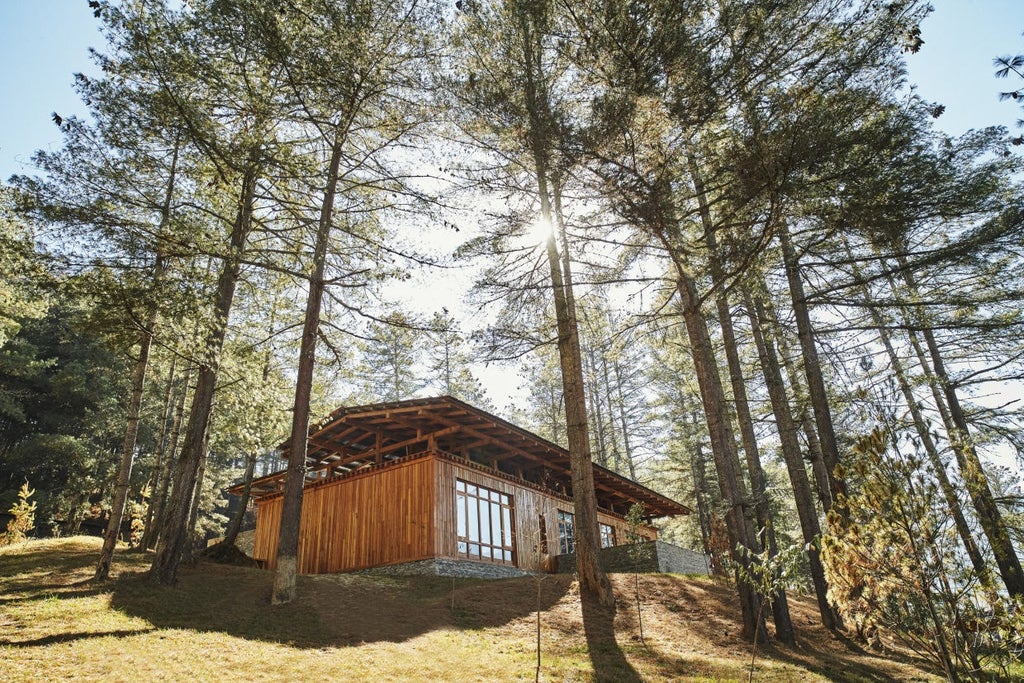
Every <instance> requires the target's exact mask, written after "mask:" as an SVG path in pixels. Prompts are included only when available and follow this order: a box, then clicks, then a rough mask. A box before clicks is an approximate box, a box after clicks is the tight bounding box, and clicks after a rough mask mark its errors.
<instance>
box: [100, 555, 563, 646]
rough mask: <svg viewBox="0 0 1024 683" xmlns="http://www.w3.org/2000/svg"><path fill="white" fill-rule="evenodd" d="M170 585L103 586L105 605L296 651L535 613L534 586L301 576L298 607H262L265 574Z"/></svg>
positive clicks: (243, 572)
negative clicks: (108, 593)
mask: <svg viewBox="0 0 1024 683" xmlns="http://www.w3.org/2000/svg"><path fill="white" fill-rule="evenodd" d="M179 576H180V580H179V583H178V585H177V586H175V587H172V588H166V587H163V586H157V585H155V584H153V583H152V582H151V581H149V580H148V577H146V576H145V575H144V574H138V575H134V576H129V577H124V578H122V579H120V580H118V581H117V582H115V583H114V584H112V585H111V588H112V589H113V590H112V596H111V607H113V608H114V609H117V610H119V611H121V612H123V613H125V614H127V615H130V616H134V617H140V618H142V619H145V620H147V621H148V622H149V623H151V624H153V625H154V626H155V627H157V628H178V629H191V630H197V631H217V632H222V633H226V634H229V635H232V636H237V637H240V638H246V639H256V640H264V641H271V642H276V643H282V644H288V645H291V646H294V647H301V648H321V647H339V646H346V645H358V644H361V643H374V642H382V641H384V642H401V641H405V640H408V639H411V638H415V637H417V636H420V635H423V634H424V633H427V632H430V631H433V630H437V629H444V628H451V629H462V630H467V629H481V628H488V627H494V626H501V625H504V624H506V623H508V622H509V621H512V620H515V619H519V618H521V617H525V616H526V615H528V614H530V613H532V612H533V611H534V610H535V609H536V588H535V585H534V584H533V582H532V581H523V580H521V579H511V580H504V581H481V580H471V579H457V580H456V581H455V582H454V609H453V595H452V593H453V582H452V579H451V578H444V577H423V576H419V577H384V576H363V575H352V574H333V575H318V576H300V577H299V588H298V599H296V600H295V601H294V602H292V603H290V604H287V605H278V606H272V605H270V604H269V598H270V592H271V586H272V583H273V573H272V572H269V571H264V570H258V569H248V568H242V567H229V566H223V565H215V564H210V563H201V564H200V565H198V566H197V567H196V568H195V569H190V570H187V571H183V572H182V573H181V574H180V575H179ZM545 583H546V584H547V585H546V586H545V590H544V591H542V595H541V601H542V604H541V608H542V609H545V610H546V609H548V608H549V607H550V606H551V605H553V604H555V603H557V602H558V601H559V600H560V599H561V597H562V596H563V595H564V593H565V591H566V590H567V585H568V584H567V583H566V582H545Z"/></svg>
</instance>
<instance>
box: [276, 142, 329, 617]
mask: <svg viewBox="0 0 1024 683" xmlns="http://www.w3.org/2000/svg"><path fill="white" fill-rule="evenodd" d="M342 149H343V147H342V136H341V133H340V132H339V133H338V134H337V138H336V139H335V141H334V144H333V145H332V146H331V158H330V163H329V164H328V169H327V180H326V183H325V186H324V197H323V202H322V203H321V205H320V222H319V224H318V226H317V231H316V242H315V244H314V247H313V272H312V273H310V277H309V295H308V296H307V298H306V314H305V318H304V319H303V323H302V341H301V343H300V346H299V367H298V371H297V374H296V378H295V405H294V410H293V411H292V433H291V438H290V439H289V440H288V473H287V474H286V475H285V482H284V500H283V502H282V505H281V527H280V535H279V536H278V539H279V540H278V543H277V565H276V572H275V574H274V590H273V595H272V597H271V602H273V604H275V605H279V604H283V603H287V602H291V601H292V600H294V599H295V592H296V585H297V577H296V574H297V572H298V567H297V565H298V552H299V524H300V522H301V517H302V487H303V485H304V484H305V480H306V438H307V437H308V436H309V399H310V395H311V394H312V389H313V370H314V368H315V365H316V342H317V331H318V330H319V328H320V308H321V304H322V302H323V296H324V272H325V269H326V267H327V246H328V244H329V243H330V237H331V227H332V224H333V220H334V218H333V217H334V195H335V192H336V191H337V188H338V169H339V168H340V166H341V156H342Z"/></svg>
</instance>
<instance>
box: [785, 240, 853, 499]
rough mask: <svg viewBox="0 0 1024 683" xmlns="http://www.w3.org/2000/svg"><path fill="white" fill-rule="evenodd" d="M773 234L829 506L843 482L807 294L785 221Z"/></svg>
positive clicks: (838, 494) (844, 486)
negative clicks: (779, 251) (786, 286)
mask: <svg viewBox="0 0 1024 683" xmlns="http://www.w3.org/2000/svg"><path fill="white" fill-rule="evenodd" d="M777 232H778V236H779V244H780V245H781V246H782V260H783V264H784V265H785V269H786V281H787V282H788V283H789V294H790V298H791V299H792V301H793V316H794V318H795V319H796V328H797V338H798V339H799V341H800V351H801V354H802V355H803V361H804V375H805V376H806V378H807V391H808V393H809V394H810V397H811V407H812V408H813V410H814V422H815V425H816V426H817V428H818V429H817V432H818V439H819V440H820V441H821V454H822V459H823V461H824V464H825V470H826V474H827V476H828V482H829V491H830V493H831V497H832V501H833V503H837V502H838V500H839V496H840V495H844V496H845V494H846V483H845V482H844V481H843V480H842V478H840V477H839V476H838V475H837V474H836V468H837V467H838V466H839V445H838V442H837V440H836V432H835V427H834V425H833V422H832V411H831V409H830V408H829V403H828V393H827V392H826V391H825V379H824V377H823V376H822V372H821V361H820V360H819V358H818V349H817V346H816V344H815V341H814V329H813V328H812V326H811V316H810V312H809V308H808V305H807V295H806V294H805V293H804V285H803V281H802V280H801V276H800V261H799V258H798V257H797V253H796V249H795V248H794V247H793V241H792V239H791V238H790V235H789V227H788V226H787V225H786V223H785V221H779V223H778V231H777ZM823 502H824V501H823Z"/></svg>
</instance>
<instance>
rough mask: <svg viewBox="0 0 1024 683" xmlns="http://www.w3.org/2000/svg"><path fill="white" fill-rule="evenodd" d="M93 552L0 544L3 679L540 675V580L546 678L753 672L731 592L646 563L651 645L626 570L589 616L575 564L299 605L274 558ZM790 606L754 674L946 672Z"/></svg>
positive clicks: (826, 676) (313, 593)
mask: <svg viewBox="0 0 1024 683" xmlns="http://www.w3.org/2000/svg"><path fill="white" fill-rule="evenodd" d="M98 551H99V539H93V538H86V537H76V538H70V539H59V540H45V541H34V542H30V543H28V544H23V545H21V546H17V547H14V548H4V549H0V661H2V667H3V669H2V674H0V677H2V678H3V679H4V680H5V681H30V680H31V681H38V680H67V679H80V680H101V679H102V680H111V681H117V680H125V681H140V680H142V681H145V680H157V679H176V680H181V679H187V678H191V679H194V680H215V679H229V678H230V679H233V680H265V681H269V680H323V681H328V680H329V681H369V680H374V681H375V680H399V681H402V680H405V681H420V680H423V681H450V680H459V681H472V680H476V681H518V680H522V681H532V680H533V679H534V671H535V665H536V652H535V638H536V622H535V609H536V601H537V591H538V584H539V587H540V600H541V605H542V613H541V629H542V633H541V635H542V654H541V657H542V662H541V680H545V681H590V680H601V681H604V680H607V681H630V680H645V681H648V680H649V681H669V680H671V681H708V680H740V679H742V680H746V676H747V667H748V666H749V663H750V646H749V644H748V643H744V642H743V641H741V640H740V639H739V638H738V637H737V636H738V630H739V626H738V624H737V622H736V620H735V619H734V618H733V617H732V616H731V615H732V613H733V611H734V606H733V604H732V602H733V591H732V590H731V589H730V588H729V587H728V586H725V585H722V584H718V583H715V582H713V581H711V580H708V579H697V578H685V577H678V576H666V575H645V576H641V578H640V588H641V593H642V601H643V610H642V615H643V627H644V633H645V639H644V641H643V642H641V640H640V638H639V631H638V624H637V618H636V606H635V602H634V593H633V576H632V575H625V574H623V575H615V576H613V582H614V584H615V589H616V593H617V596H618V609H617V613H616V616H615V618H614V624H612V623H611V620H610V619H609V618H608V617H607V615H605V614H603V613H593V611H592V610H589V609H588V610H587V613H586V615H585V618H583V617H581V606H580V600H579V596H578V594H577V593H576V592H575V590H574V584H573V581H572V579H571V577H568V576H549V577H546V578H544V579H543V580H542V581H539V582H538V581H536V580H534V579H530V578H527V579H513V580H505V581H497V582H484V581H471V580H465V579H459V580H457V581H455V582H454V583H453V581H452V580H451V579H443V578H432V577H431V578H420V577H417V578H393V577H388V578H383V577H370V576H356V575H322V576H303V577H301V578H300V586H299V589H300V599H299V601H298V602H296V603H295V604H292V605H287V606H284V607H271V606H270V605H269V604H268V596H269V594H270V585H271V579H272V577H271V574H270V573H269V572H265V571H261V570H256V569H249V568H241V567H231V566H223V565H215V564H211V563H206V562H204V563H200V564H199V565H198V566H196V567H195V568H193V569H191V570H188V571H186V572H184V574H183V576H182V579H181V582H180V584H179V586H177V587H176V588H173V589H162V588H158V587H155V586H153V585H151V584H150V583H148V582H147V581H146V579H145V576H144V570H145V568H146V566H147V564H148V562H147V558H146V557H145V556H141V555H137V554H126V553H121V554H119V555H118V556H117V558H116V562H115V566H114V577H115V578H114V580H112V581H111V582H109V583H107V584H104V585H102V586H99V587H97V586H94V585H92V584H91V583H90V581H89V579H90V577H91V575H92V570H93V563H94V561H95V558H96V556H97V553H98ZM792 606H793V612H794V622H795V624H796V626H797V629H798V638H799V644H798V647H796V648H782V647H772V648H769V649H761V650H760V651H759V654H758V659H757V663H756V669H755V680H760V681H791V680H804V681H820V680H841V681H897V680H898V681H914V680H917V681H925V680H937V679H935V678H934V677H933V676H932V675H930V674H928V673H926V672H925V671H923V670H922V669H919V668H917V667H915V666H914V665H912V664H911V663H908V662H905V661H904V662H898V661H894V660H887V659H883V658H881V657H879V656H875V655H872V654H869V653H865V652H863V651H861V650H860V649H859V648H857V647H856V646H854V645H853V644H851V643H849V642H846V641H844V640H840V639H837V638H835V637H834V636H832V635H830V634H828V633H827V632H825V631H823V630H822V629H821V628H820V627H818V626H816V623H817V622H816V619H815V610H814V606H813V605H812V604H811V602H810V601H808V600H803V599H795V600H793V605H792ZM613 626H614V629H613ZM595 672H596V673H595Z"/></svg>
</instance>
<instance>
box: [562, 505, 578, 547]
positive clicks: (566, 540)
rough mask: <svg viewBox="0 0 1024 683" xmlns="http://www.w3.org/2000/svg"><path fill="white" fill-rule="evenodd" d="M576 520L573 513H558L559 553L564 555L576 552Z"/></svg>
mask: <svg viewBox="0 0 1024 683" xmlns="http://www.w3.org/2000/svg"><path fill="white" fill-rule="evenodd" d="M575 520H576V518H575V516H574V515H573V514H572V513H571V512H566V511H565V510H559V511H558V552H559V553H560V554H562V555H566V554H568V553H573V552H576V540H575V537H574V534H573V527H574V526H575V524H576V521H575Z"/></svg>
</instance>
